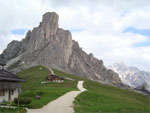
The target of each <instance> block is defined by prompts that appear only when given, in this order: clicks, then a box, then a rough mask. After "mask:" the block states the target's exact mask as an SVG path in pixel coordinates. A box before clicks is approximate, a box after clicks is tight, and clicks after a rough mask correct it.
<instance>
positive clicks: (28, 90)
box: [17, 66, 150, 113]
mask: <svg viewBox="0 0 150 113" xmlns="http://www.w3.org/2000/svg"><path fill="white" fill-rule="evenodd" d="M53 70H54V72H55V74H56V75H59V76H62V77H68V78H72V79H74V80H75V81H71V80H65V82H64V83H61V84H57V83H50V84H44V85H41V84H40V83H41V81H43V80H44V79H45V77H46V76H47V75H48V70H47V69H46V68H45V67H43V66H37V67H32V68H30V69H27V70H24V71H22V72H20V73H18V74H17V75H19V76H20V77H22V78H24V79H25V80H27V82H25V83H22V93H21V94H20V96H21V97H30V98H31V99H32V103H31V104H30V105H29V106H28V107H30V108H39V107H42V106H43V105H45V104H47V103H48V102H50V101H52V100H54V99H56V98H58V97H59V96H61V95H63V94H65V93H66V92H69V91H72V90H77V88H76V84H77V81H78V80H84V81H85V84H84V87H85V88H86V89H87V90H88V91H86V92H84V93H82V94H80V95H79V96H78V97H77V98H76V100H75V102H74V103H75V106H74V107H75V111H76V113H88V112H92V113H96V112H99V113H148V112H149V99H150V98H148V97H146V96H143V95H141V94H138V93H135V92H131V91H127V90H123V89H120V88H117V87H113V86H108V85H102V84H100V83H97V82H94V81H91V80H87V79H84V78H81V77H78V76H74V75H71V74H68V73H65V72H62V71H58V70H56V69H53ZM38 92H42V93H43V95H42V98H41V99H39V100H37V99H35V94H36V93H38Z"/></svg>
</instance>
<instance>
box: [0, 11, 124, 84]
mask: <svg viewBox="0 0 150 113" xmlns="http://www.w3.org/2000/svg"><path fill="white" fill-rule="evenodd" d="M58 19H59V16H58V15H57V14H56V13H55V12H51V13H50V12H48V13H46V14H44V15H43V19H42V22H41V23H40V25H39V26H38V27H35V28H34V29H33V30H32V31H28V32H27V34H26V37H25V39H23V40H22V41H20V42H19V41H12V42H11V43H10V44H9V45H8V47H7V48H6V49H5V50H4V52H3V53H2V54H1V55H0V59H2V60H3V61H5V62H6V63H7V65H6V68H7V69H10V70H14V71H16V72H18V71H20V70H22V69H26V68H29V67H31V66H35V65H45V66H48V67H52V68H56V69H59V70H62V71H66V72H69V73H72V74H75V75H78V76H82V77H86V78H88V79H91V80H95V81H98V82H101V83H105V84H110V85H118V86H120V85H122V82H121V80H120V78H119V76H118V74H117V73H115V72H114V71H112V70H108V69H106V67H105V66H104V65H103V61H102V60H98V59H97V58H95V57H94V56H93V55H92V54H87V53H86V52H84V51H83V50H82V49H81V48H80V47H79V45H78V43H77V42H76V41H74V40H72V35H71V33H70V31H68V30H64V29H61V28H59V27H58Z"/></svg>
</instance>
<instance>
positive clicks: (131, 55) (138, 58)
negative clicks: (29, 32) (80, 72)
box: [0, 0, 150, 71]
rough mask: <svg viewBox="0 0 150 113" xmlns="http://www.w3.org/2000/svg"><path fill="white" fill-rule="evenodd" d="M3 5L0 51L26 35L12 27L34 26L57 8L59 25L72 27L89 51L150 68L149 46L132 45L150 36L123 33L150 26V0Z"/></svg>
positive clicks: (36, 0) (39, 0)
mask: <svg viewBox="0 0 150 113" xmlns="http://www.w3.org/2000/svg"><path fill="white" fill-rule="evenodd" d="M0 4H1V7H0V10H1V11H2V12H1V16H0V26H2V27H1V28H0V39H1V40H2V41H1V43H0V51H2V50H3V49H4V48H5V47H6V45H7V44H8V43H9V42H10V41H11V40H13V39H19V40H21V39H22V38H23V37H24V36H23V35H22V36H16V35H13V34H11V32H10V31H11V30H12V29H18V28H26V29H32V28H33V27H35V26H38V24H39V22H40V21H41V18H42V14H44V13H45V12H47V11H55V12H57V13H58V14H59V17H60V19H59V20H60V21H59V25H60V27H61V28H64V29H69V30H72V31H73V32H72V35H73V39H75V40H77V41H78V42H79V44H80V45H81V47H82V48H83V49H84V50H85V51H86V52H88V53H90V52H92V53H94V55H96V57H98V58H100V59H103V60H104V63H105V64H109V63H112V62H115V61H116V60H120V61H123V62H125V63H127V64H128V65H133V66H137V67H140V68H142V69H145V70H149V71H150V69H148V68H147V67H148V65H149V64H150V54H149V53H150V47H134V46H133V45H134V44H135V43H140V42H145V41H147V40H148V38H149V37H146V36H142V35H138V34H134V33H123V31H124V30H125V29H126V28H128V27H134V28H137V29H150V0H141V1H140V0H94V1H93V0H25V1H24V0H19V1H18V0H13V2H10V1H9V0H0ZM6 9H7V10H6ZM76 30H77V31H76ZM16 37H17V38H16Z"/></svg>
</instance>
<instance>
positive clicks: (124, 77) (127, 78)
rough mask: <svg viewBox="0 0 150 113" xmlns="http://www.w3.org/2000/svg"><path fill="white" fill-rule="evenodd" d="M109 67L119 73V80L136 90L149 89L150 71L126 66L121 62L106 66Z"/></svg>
mask: <svg viewBox="0 0 150 113" xmlns="http://www.w3.org/2000/svg"><path fill="white" fill-rule="evenodd" d="M108 68H109V69H112V70H114V71H115V72H117V73H118V74H119V77H120V79H121V81H122V82H123V83H124V84H126V85H129V86H132V87H134V88H136V89H138V90H140V89H141V90H142V89H145V90H148V91H150V73H149V72H145V71H141V70H140V69H138V68H136V67H127V66H126V65H125V64H124V63H122V62H117V63H114V64H112V65H110V66H108Z"/></svg>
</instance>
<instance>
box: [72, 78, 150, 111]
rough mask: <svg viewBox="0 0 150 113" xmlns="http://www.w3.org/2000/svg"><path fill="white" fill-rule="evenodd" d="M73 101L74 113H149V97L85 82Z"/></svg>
mask: <svg viewBox="0 0 150 113" xmlns="http://www.w3.org/2000/svg"><path fill="white" fill-rule="evenodd" d="M84 87H85V88H86V89H87V90H88V91H87V92H83V93H82V94H80V95H79V96H78V97H77V98H76V100H75V102H74V103H75V111H76V113H150V103H149V99H150V98H149V97H146V96H143V95H141V94H138V93H135V92H131V91H127V90H123V89H120V88H117V87H112V86H107V85H102V84H99V83H96V82H93V81H89V80H86V82H85V84H84Z"/></svg>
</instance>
